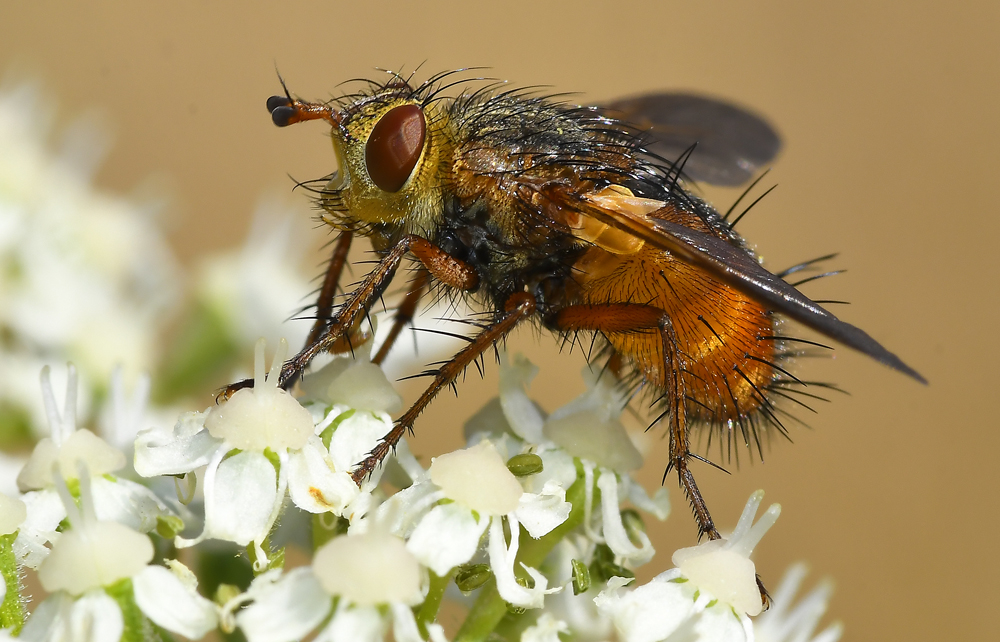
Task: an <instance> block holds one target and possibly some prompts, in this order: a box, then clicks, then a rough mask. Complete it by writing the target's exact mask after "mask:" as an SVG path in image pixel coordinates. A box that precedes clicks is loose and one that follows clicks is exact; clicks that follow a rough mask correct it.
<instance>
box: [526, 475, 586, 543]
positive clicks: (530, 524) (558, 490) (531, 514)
mask: <svg viewBox="0 0 1000 642" xmlns="http://www.w3.org/2000/svg"><path fill="white" fill-rule="evenodd" d="M572 510H573V504H570V503H569V502H567V501H566V491H565V489H563V488H562V487H560V486H559V484H558V483H557V482H555V481H551V480H550V481H548V482H546V483H545V487H544V488H542V492H541V493H539V494H537V495H536V494H535V493H524V494H523V495H521V500H520V502H519V503H518V506H517V510H515V511H514V514H515V515H517V519H518V521H519V522H520V523H521V525H522V526H524V529H525V530H526V531H528V534H529V535H531V536H532V537H534V538H535V539H538V538H539V537H541V536H543V535H546V534H548V533H549V532H551V531H552V529H554V528H555V527H556V526H559V525H560V524H562V523H563V522H565V521H566V519H567V518H568V517H569V514H570V511H572Z"/></svg>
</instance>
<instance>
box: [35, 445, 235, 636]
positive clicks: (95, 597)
mask: <svg viewBox="0 0 1000 642" xmlns="http://www.w3.org/2000/svg"><path fill="white" fill-rule="evenodd" d="M80 466H81V467H82V468H85V464H80ZM54 475H55V477H56V489H57V491H58V493H59V496H60V499H61V500H62V503H63V508H64V510H65V512H66V515H67V518H68V520H69V523H70V526H71V528H70V530H68V531H65V532H63V533H62V535H61V536H60V537H59V539H58V540H57V541H56V542H55V544H54V545H53V547H52V552H51V553H50V554H49V555H48V557H46V558H45V560H43V561H42V563H41V565H40V566H39V568H38V579H39V581H40V582H41V584H42V588H44V589H45V590H46V591H47V592H48V593H50V596H49V597H48V598H46V600H45V601H44V602H43V603H42V604H40V605H39V606H38V608H37V609H36V610H35V612H34V613H33V614H32V615H31V617H30V618H29V619H28V621H27V623H26V624H25V626H24V629H23V630H22V631H21V636H20V639H23V640H29V641H37V642H41V641H42V640H93V641H94V642H105V641H106V642H117V640H118V639H120V638H121V635H122V632H123V630H124V621H123V616H122V612H121V607H120V606H119V604H118V602H117V601H116V600H115V599H114V598H112V597H111V596H110V595H109V594H108V593H107V592H106V591H107V590H108V589H115V591H116V594H117V593H120V590H121V586H122V584H121V583H122V582H123V581H129V582H130V583H131V589H132V590H131V596H130V597H131V598H132V599H134V600H135V603H136V604H137V605H138V607H139V608H140V609H141V610H142V612H143V613H144V614H145V615H146V617H148V618H149V619H150V620H152V621H153V622H155V623H156V624H157V625H159V626H161V627H163V628H165V629H167V630H169V631H172V632H174V633H179V634H181V635H184V636H185V637H189V638H193V639H197V638H200V637H202V636H203V635H205V633H207V632H208V631H210V630H211V629H214V628H215V627H216V623H217V611H216V607H215V606H214V605H213V604H212V603H211V602H210V601H208V600H206V599H204V598H202V597H201V596H199V595H198V593H197V592H196V590H195V587H194V584H193V582H192V580H193V578H182V577H179V576H178V575H176V574H175V573H171V572H170V571H169V570H167V569H165V568H163V567H160V566H149V562H150V561H151V560H152V559H153V545H152V543H151V542H150V541H149V538H148V537H147V536H146V535H143V534H141V533H139V532H136V531H134V530H132V529H130V528H128V527H127V526H124V525H122V524H119V523H117V522H108V521H101V520H99V519H98V518H97V516H96V514H95V506H94V503H93V500H94V496H93V492H92V489H91V487H90V480H91V476H90V475H89V473H88V472H87V471H86V470H83V471H81V474H80V476H79V480H80V505H79V506H77V504H76V502H75V501H74V500H73V497H72V496H71V495H70V493H69V489H68V488H67V487H66V484H65V483H64V482H63V480H62V476H61V475H60V474H59V473H58V472H55V473H54ZM178 566H179V565H178ZM185 570H186V569H185ZM188 575H189V572H188Z"/></svg>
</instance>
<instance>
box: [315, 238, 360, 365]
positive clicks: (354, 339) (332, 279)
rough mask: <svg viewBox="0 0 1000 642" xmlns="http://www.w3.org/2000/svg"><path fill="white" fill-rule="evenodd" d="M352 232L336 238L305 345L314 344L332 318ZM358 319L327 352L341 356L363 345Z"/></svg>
mask: <svg viewBox="0 0 1000 642" xmlns="http://www.w3.org/2000/svg"><path fill="white" fill-rule="evenodd" d="M353 237H354V235H353V233H352V232H341V233H340V236H338V237H337V241H336V244H335V245H334V248H333V254H332V255H331V256H330V262H329V263H327V266H326V274H325V275H324V276H323V285H322V286H321V287H320V290H319V297H317V299H316V321H315V322H314V323H313V327H312V329H311V330H310V331H309V337H308V338H307V339H306V345H309V344H311V343H315V342H316V341H317V340H318V339H319V337H320V335H321V334H323V329H324V328H325V327H326V326H327V325H328V324H329V323H330V319H331V318H332V317H333V302H334V300H335V299H336V296H337V286H338V285H339V284H340V275H341V274H343V272H344V265H346V264H347V252H348V251H349V250H350V249H351V240H352V239H353ZM359 326H360V319H359V320H358V322H355V324H354V327H353V328H351V331H350V332H348V333H347V334H345V335H344V336H342V337H341V338H340V339H338V340H337V342H336V343H334V344H333V345H331V346H330V347H329V348H327V350H326V351H327V352H331V353H333V354H343V353H345V352H350V351H351V350H352V349H353V348H354V346H356V345H359V344H361V343H364V341H365V339H366V337H365V336H364V335H363V334H362V333H361V332H360V328H359Z"/></svg>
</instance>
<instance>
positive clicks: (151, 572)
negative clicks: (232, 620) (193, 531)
mask: <svg viewBox="0 0 1000 642" xmlns="http://www.w3.org/2000/svg"><path fill="white" fill-rule="evenodd" d="M132 588H133V590H134V592H135V602H136V604H137V605H138V606H139V608H140V609H141V610H142V612H143V613H145V614H146V617H148V618H149V619H150V620H152V621H153V622H155V623H156V624H157V625H158V626H161V627H163V628H165V629H167V630H168V631H170V632H172V633H179V634H180V635H183V636H184V637H186V638H190V639H192V640H198V639H201V638H202V637H203V636H204V635H205V634H206V633H208V632H209V631H211V630H212V629H214V628H215V627H216V626H218V622H219V618H218V609H217V608H216V606H215V604H214V603H212V602H211V601H209V600H206V599H205V598H203V597H202V596H200V595H198V592H197V591H196V590H194V587H191V586H188V585H187V584H185V583H184V582H183V581H182V580H181V579H180V578H179V577H177V576H176V575H175V574H174V573H172V572H170V571H169V570H168V569H166V568H164V567H162V566H147V567H146V568H144V569H143V570H142V571H140V572H139V573H138V574H137V575H135V576H133V577H132Z"/></svg>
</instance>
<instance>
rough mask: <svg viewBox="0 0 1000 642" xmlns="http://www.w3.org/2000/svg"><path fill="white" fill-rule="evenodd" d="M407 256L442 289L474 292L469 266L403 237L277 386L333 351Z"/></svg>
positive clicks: (289, 364)
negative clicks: (437, 282)
mask: <svg viewBox="0 0 1000 642" xmlns="http://www.w3.org/2000/svg"><path fill="white" fill-rule="evenodd" d="M407 252H409V253H411V254H412V255H413V256H414V257H416V259H417V260H418V261H420V263H422V264H423V267H424V268H425V269H426V270H427V271H428V272H429V273H430V275H431V276H433V277H434V278H436V279H438V280H439V281H441V282H442V283H444V284H445V285H448V286H451V287H454V288H458V289H461V290H474V289H475V288H476V287H477V286H478V285H479V275H478V274H477V273H476V271H475V269H474V268H473V267H472V266H470V265H468V264H467V263H465V262H464V261H460V260H459V259H456V258H455V257H453V256H451V255H450V254H448V253H447V252H445V251H444V250H442V249H441V248H439V247H438V246H436V245H434V244H433V243H431V242H430V241H428V240H427V239H425V238H423V237H420V236H416V235H415V234H408V235H406V236H404V237H403V238H402V239H400V240H399V242H397V243H396V245H394V246H393V247H392V249H390V250H389V252H388V253H387V254H386V255H385V256H384V257H382V260H381V261H379V263H378V265H376V266H375V269H374V270H372V271H371V272H370V273H369V274H368V275H367V276H366V277H365V278H364V280H363V281H362V282H361V285H359V286H358V288H357V289H356V290H355V291H354V292H352V293H351V295H350V296H349V297H348V298H347V301H345V302H344V304H343V305H342V306H340V308H339V309H338V310H337V312H336V314H334V315H333V316H332V317H331V318H330V320H329V322H328V323H327V324H326V325H325V326H324V327H323V329H322V331H321V332H320V333H319V334H318V335H317V336H316V337H315V338H314V340H313V341H311V342H308V343H307V344H306V346H305V347H304V348H302V350H301V351H300V352H299V353H298V354H297V355H295V356H294V357H292V358H291V359H289V360H288V361H286V362H285V364H284V365H283V366H282V367H281V376H280V378H279V379H278V383H279V385H280V386H281V387H282V388H283V389H285V390H287V389H289V388H291V387H292V386H293V385H295V382H296V381H297V380H298V378H299V376H301V374H302V372H303V371H304V370H305V369H306V368H307V367H308V366H309V363H310V362H311V361H312V360H313V359H314V358H315V357H316V355H318V354H320V353H321V352H325V351H327V350H329V349H330V348H332V347H334V346H335V345H336V343H337V341H338V340H339V339H341V338H342V337H343V336H345V335H346V334H347V333H348V332H350V330H351V328H353V327H354V324H355V323H357V322H358V321H359V320H360V319H361V318H362V315H363V314H367V312H368V309H369V308H370V307H371V306H372V304H373V303H374V302H375V301H377V300H378V298H379V297H380V296H382V293H383V292H385V290H386V288H388V287H389V284H390V283H391V282H392V278H393V277H394V276H395V275H396V270H398V269H399V264H400V262H402V260H403V257H404V256H406V254H407ZM251 385H253V379H245V380H243V381H239V382H237V383H234V384H230V385H229V386H227V387H226V388H224V389H223V391H222V392H221V393H220V395H219V398H220V399H228V398H229V397H231V396H232V395H233V393H235V392H236V391H237V390H239V389H241V388H247V387H249V386H251Z"/></svg>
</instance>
